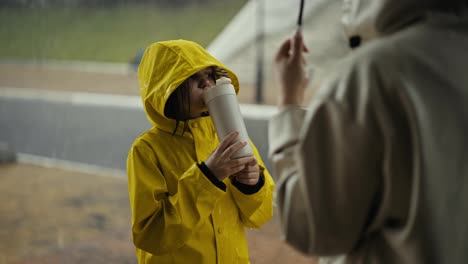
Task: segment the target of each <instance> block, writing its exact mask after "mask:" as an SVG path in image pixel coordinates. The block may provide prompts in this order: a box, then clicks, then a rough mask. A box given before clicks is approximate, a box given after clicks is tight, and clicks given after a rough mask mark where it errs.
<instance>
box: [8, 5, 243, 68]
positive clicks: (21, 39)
mask: <svg viewBox="0 0 468 264" xmlns="http://www.w3.org/2000/svg"><path fill="white" fill-rule="evenodd" d="M246 2H247V0H230V1H215V0H2V1H0V39H1V40H2V41H0V60H23V59H26V60H48V59H56V60H84V61H106V62H128V61H130V60H132V58H134V57H135V56H136V54H137V53H138V52H139V51H141V50H142V49H144V48H145V47H146V46H148V45H149V44H150V43H152V42H155V41H160V40H168V39H178V38H183V39H189V40H193V41H196V42H198V43H200V44H201V45H203V46H207V45H208V44H209V43H210V41H212V40H213V39H214V38H215V37H216V35H217V34H218V33H220V32H221V30H222V29H223V28H224V27H225V26H226V25H227V23H228V22H229V21H230V20H231V19H232V18H233V17H234V16H235V15H236V13H237V12H238V11H239V10H240V9H241V8H242V6H243V5H244V4H245V3H246Z"/></svg>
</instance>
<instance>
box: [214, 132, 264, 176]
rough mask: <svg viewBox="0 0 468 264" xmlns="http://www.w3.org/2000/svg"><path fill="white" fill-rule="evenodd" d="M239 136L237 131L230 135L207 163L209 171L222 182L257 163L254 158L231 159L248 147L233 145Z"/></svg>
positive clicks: (238, 143) (243, 144)
mask: <svg viewBox="0 0 468 264" xmlns="http://www.w3.org/2000/svg"><path fill="white" fill-rule="evenodd" d="M238 135H239V132H237V131H234V132H231V133H229V134H228V135H227V136H226V137H224V138H223V140H222V141H221V142H220V143H219V146H218V147H217V148H216V149H215V150H214V151H213V153H211V155H210V156H209V157H208V159H207V160H206V161H205V164H206V166H207V167H208V169H210V171H211V172H212V173H213V174H214V176H215V177H216V178H218V180H220V181H222V180H224V179H225V178H226V177H228V176H230V175H233V174H235V173H238V172H240V171H241V170H243V169H245V168H246V166H247V165H248V164H249V163H253V162H256V159H255V158H254V157H242V158H236V159H231V156H232V155H233V154H234V153H236V151H238V150H240V149H241V148H243V147H245V145H247V142H236V143H233V142H234V140H235V138H236V137H237V136H238Z"/></svg>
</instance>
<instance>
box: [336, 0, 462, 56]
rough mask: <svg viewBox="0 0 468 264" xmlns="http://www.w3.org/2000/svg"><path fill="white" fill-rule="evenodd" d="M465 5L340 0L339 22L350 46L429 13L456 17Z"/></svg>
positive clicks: (450, 0)
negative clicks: (341, 12) (450, 14)
mask: <svg viewBox="0 0 468 264" xmlns="http://www.w3.org/2000/svg"><path fill="white" fill-rule="evenodd" d="M467 3H468V1H467V0H404V1H399V0H343V5H342V7H343V15H342V18H341V21H342V23H343V25H344V29H345V34H346V35H347V37H348V39H349V40H350V46H351V47H353V46H354V45H356V44H357V46H359V44H360V42H367V41H369V40H371V39H374V38H376V37H378V36H381V35H388V34H391V33H394V32H396V31H399V30H401V29H403V28H405V27H407V26H409V25H411V24H414V23H417V22H419V21H421V20H424V19H426V18H427V17H429V16H430V15H431V14H432V15H433V14H435V13H453V14H456V13H458V12H460V10H461V8H462V7H463V5H466V4H467Z"/></svg>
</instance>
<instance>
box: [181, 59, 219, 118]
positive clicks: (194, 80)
mask: <svg viewBox="0 0 468 264" xmlns="http://www.w3.org/2000/svg"><path fill="white" fill-rule="evenodd" d="M215 78H216V77H215V71H214V69H213V67H209V68H205V69H203V70H201V71H199V72H197V73H195V74H194V75H192V76H190V78H189V79H188V86H189V90H190V116H191V117H199V116H200V114H201V113H202V112H206V111H207V108H206V105H205V102H204V101H203V93H204V92H205V91H206V90H207V89H208V88H211V87H213V86H215V84H216V80H215Z"/></svg>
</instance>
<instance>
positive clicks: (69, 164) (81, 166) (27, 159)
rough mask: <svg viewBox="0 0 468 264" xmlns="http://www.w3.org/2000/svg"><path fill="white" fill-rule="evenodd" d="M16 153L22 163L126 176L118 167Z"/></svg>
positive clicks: (102, 174) (87, 172) (99, 174)
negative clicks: (112, 167)
mask: <svg viewBox="0 0 468 264" xmlns="http://www.w3.org/2000/svg"><path fill="white" fill-rule="evenodd" d="M16 155H17V158H18V159H17V160H18V163H22V164H31V165H36V166H40V167H45V168H53V169H62V170H67V171H76V172H80V173H86V174H92V175H98V176H111V177H120V178H121V177H125V178H126V177H127V173H126V172H125V171H124V170H119V169H111V168H105V167H101V166H96V165H90V164H86V163H81V162H75V161H68V160H61V159H54V158H48V157H43V156H38V155H32V154H26V153H16Z"/></svg>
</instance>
